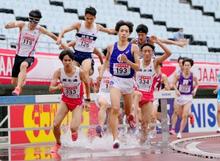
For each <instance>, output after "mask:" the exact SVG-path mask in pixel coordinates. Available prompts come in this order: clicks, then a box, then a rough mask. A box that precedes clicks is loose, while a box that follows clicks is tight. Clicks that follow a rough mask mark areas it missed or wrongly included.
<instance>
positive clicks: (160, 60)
mask: <svg viewBox="0 0 220 161" xmlns="http://www.w3.org/2000/svg"><path fill="white" fill-rule="evenodd" d="M151 40H152V42H154V43H156V44H158V45H159V46H160V47H161V48H162V49H163V51H164V54H163V55H161V56H159V57H157V58H156V59H155V63H156V64H155V67H156V68H157V67H158V66H159V65H160V64H161V63H163V61H165V60H166V59H167V58H168V57H169V56H170V55H171V51H170V50H169V49H168V48H167V47H166V45H164V44H163V43H162V42H161V41H160V40H159V39H158V38H157V37H156V36H151Z"/></svg>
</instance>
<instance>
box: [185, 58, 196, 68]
mask: <svg viewBox="0 0 220 161" xmlns="http://www.w3.org/2000/svg"><path fill="white" fill-rule="evenodd" d="M185 62H189V63H190V65H191V66H193V64H194V61H193V60H192V59H191V58H185V59H183V65H184V63H185Z"/></svg>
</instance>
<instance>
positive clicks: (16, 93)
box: [12, 87, 21, 96]
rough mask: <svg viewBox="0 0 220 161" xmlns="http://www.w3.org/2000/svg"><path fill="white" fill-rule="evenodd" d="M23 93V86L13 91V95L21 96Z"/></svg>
mask: <svg viewBox="0 0 220 161" xmlns="http://www.w3.org/2000/svg"><path fill="white" fill-rule="evenodd" d="M20 93H21V88H19V87H16V88H15V89H14V90H13V91H12V95H13V96H19V95H20Z"/></svg>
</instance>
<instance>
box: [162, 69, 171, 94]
mask: <svg viewBox="0 0 220 161" xmlns="http://www.w3.org/2000/svg"><path fill="white" fill-rule="evenodd" d="M162 82H163V84H164V90H166V91H168V90H170V85H169V81H168V78H167V76H166V74H163V73H162Z"/></svg>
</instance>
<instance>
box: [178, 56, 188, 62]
mask: <svg viewBox="0 0 220 161" xmlns="http://www.w3.org/2000/svg"><path fill="white" fill-rule="evenodd" d="M184 59H187V57H182V56H179V58H178V59H177V62H178V63H179V62H180V60H184Z"/></svg>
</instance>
